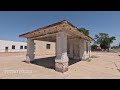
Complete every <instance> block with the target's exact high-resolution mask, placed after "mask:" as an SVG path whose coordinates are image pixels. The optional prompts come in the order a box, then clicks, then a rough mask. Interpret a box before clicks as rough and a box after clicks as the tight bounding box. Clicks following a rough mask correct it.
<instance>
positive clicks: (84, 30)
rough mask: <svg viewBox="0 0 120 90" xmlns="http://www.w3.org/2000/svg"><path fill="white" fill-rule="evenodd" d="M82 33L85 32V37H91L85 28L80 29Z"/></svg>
mask: <svg viewBox="0 0 120 90" xmlns="http://www.w3.org/2000/svg"><path fill="white" fill-rule="evenodd" d="M79 31H80V32H83V33H84V34H85V35H87V36H88V35H89V30H87V29H85V28H79Z"/></svg>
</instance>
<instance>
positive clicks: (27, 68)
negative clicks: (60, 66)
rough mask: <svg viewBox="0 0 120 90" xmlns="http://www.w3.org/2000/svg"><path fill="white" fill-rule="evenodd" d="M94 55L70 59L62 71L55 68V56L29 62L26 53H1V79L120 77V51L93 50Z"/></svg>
mask: <svg viewBox="0 0 120 90" xmlns="http://www.w3.org/2000/svg"><path fill="white" fill-rule="evenodd" d="M92 56H93V58H91V60H87V61H77V60H70V61H69V70H68V71H67V72H65V73H60V72H57V71H55V70H54V59H55V57H54V56H53V57H50V58H45V57H38V56H36V60H35V62H32V63H30V64H28V63H26V62H24V61H25V53H0V79H120V56H118V53H107V52H92ZM95 56H97V57H95Z"/></svg>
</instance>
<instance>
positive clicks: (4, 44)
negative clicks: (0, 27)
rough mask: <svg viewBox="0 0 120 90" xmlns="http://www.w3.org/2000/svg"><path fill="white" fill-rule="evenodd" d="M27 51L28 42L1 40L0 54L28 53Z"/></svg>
mask: <svg viewBox="0 0 120 90" xmlns="http://www.w3.org/2000/svg"><path fill="white" fill-rule="evenodd" d="M26 51H27V43H26V42H17V41H8V40H0V52H26Z"/></svg>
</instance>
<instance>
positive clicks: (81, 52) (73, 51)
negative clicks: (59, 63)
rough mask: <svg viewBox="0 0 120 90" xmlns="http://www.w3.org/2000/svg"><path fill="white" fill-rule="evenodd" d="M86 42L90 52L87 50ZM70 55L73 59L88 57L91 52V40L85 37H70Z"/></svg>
mask: <svg viewBox="0 0 120 90" xmlns="http://www.w3.org/2000/svg"><path fill="white" fill-rule="evenodd" d="M86 42H87V43H88V52H87V51H86ZM68 44H69V45H68V46H69V47H68V49H69V50H68V51H69V53H68V57H69V58H73V59H81V60H82V59H83V60H84V59H87V58H89V57H90V54H91V47H90V42H89V41H87V40H84V39H78V38H75V39H70V40H68Z"/></svg>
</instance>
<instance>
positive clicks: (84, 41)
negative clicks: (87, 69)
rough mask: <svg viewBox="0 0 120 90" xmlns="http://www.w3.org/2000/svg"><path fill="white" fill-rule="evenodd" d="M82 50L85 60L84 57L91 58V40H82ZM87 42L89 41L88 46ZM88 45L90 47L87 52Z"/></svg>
mask: <svg viewBox="0 0 120 90" xmlns="http://www.w3.org/2000/svg"><path fill="white" fill-rule="evenodd" d="M82 43H83V44H82V45H83V46H82V51H84V52H83V56H82V59H83V60H84V59H87V58H89V57H90V52H91V47H90V42H89V41H87V40H82ZM86 43H88V46H86ZM86 47H88V52H87V48H86Z"/></svg>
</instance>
